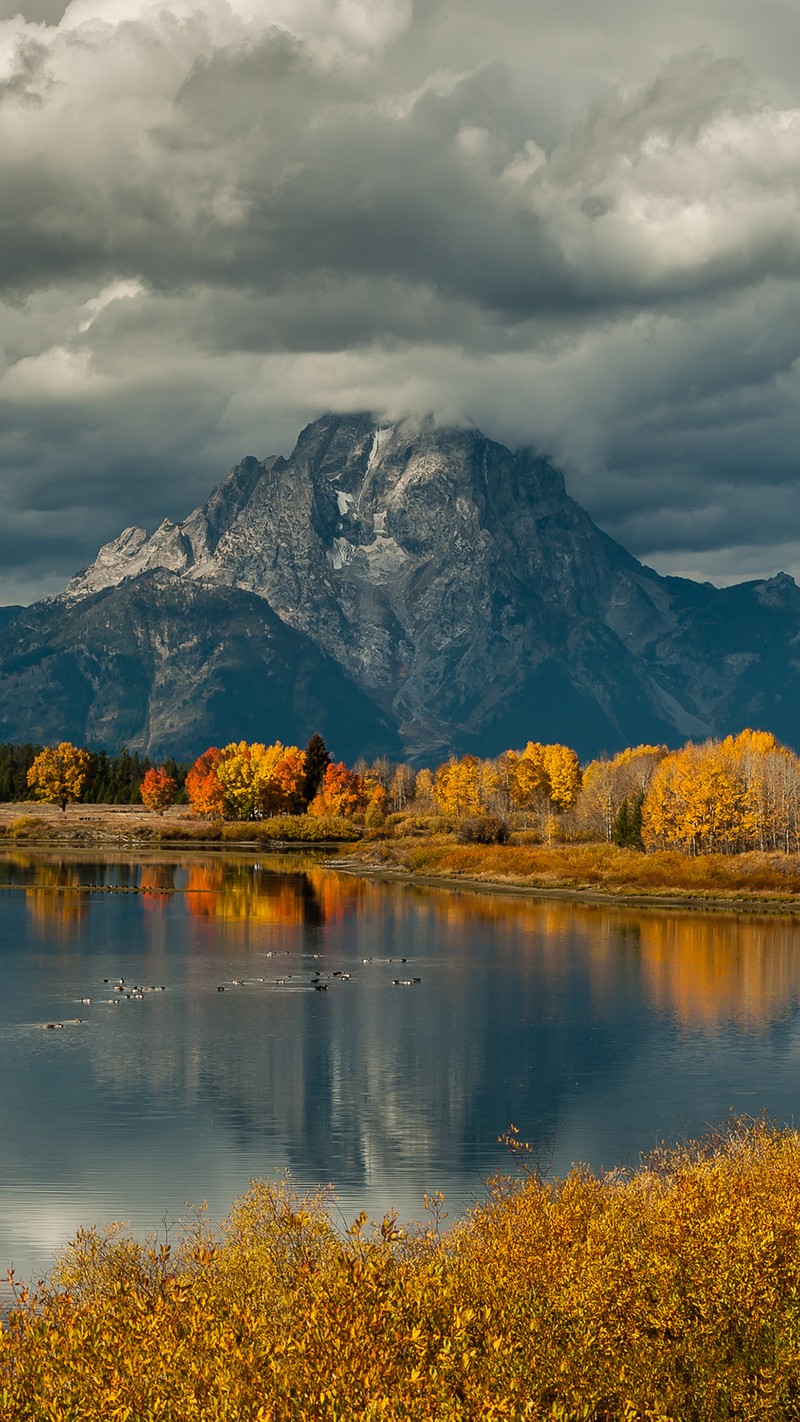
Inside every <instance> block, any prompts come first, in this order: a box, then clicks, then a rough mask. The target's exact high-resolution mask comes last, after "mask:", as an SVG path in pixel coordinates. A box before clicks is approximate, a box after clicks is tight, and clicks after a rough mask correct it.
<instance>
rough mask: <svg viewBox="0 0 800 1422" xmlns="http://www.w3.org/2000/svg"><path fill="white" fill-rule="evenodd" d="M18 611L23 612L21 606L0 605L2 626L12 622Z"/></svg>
mask: <svg viewBox="0 0 800 1422" xmlns="http://www.w3.org/2000/svg"><path fill="white" fill-rule="evenodd" d="M18 612H22V608H21V607H16V606H14V607H0V627H5V625H6V623H7V622H11V621H12V620H13V619H14V618H15V617H16V615H17V613H18Z"/></svg>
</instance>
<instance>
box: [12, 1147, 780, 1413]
mask: <svg viewBox="0 0 800 1422" xmlns="http://www.w3.org/2000/svg"><path fill="white" fill-rule="evenodd" d="M0 1415H2V1416H3V1418H6V1417H8V1418H9V1419H12V1418H13V1419H15V1422H33V1419H36V1422H39V1419H42V1420H44V1419H47V1422H92V1419H100V1418H102V1419H110V1422H134V1419H135V1422H157V1419H158V1422H163V1419H170V1422H234V1419H236V1422H377V1419H385V1422H400V1419H404V1422H405V1420H406V1419H413V1422H467V1419H469V1422H478V1419H480V1422H496V1419H508V1420H509V1422H511V1419H522V1418H529V1419H550V1422H556V1420H557V1419H560V1422H567V1419H591V1422H633V1419H640V1422H645V1419H647V1422H716V1420H717V1419H720V1422H721V1419H723V1418H724V1419H726V1422H730V1419H740V1422H757V1419H770V1422H772V1419H787V1422H788V1419H796V1418H797V1417H798V1415H800V1136H799V1135H798V1134H797V1133H796V1132H792V1131H778V1130H775V1129H773V1128H771V1127H770V1126H768V1125H767V1124H765V1123H764V1122H758V1123H737V1124H734V1125H733V1126H732V1127H731V1128H730V1130H729V1131H728V1132H727V1133H726V1134H724V1135H720V1136H718V1137H717V1138H716V1139H710V1138H709V1139H708V1140H706V1141H704V1142H702V1143H700V1144H699V1145H696V1146H690V1147H686V1148H684V1149H682V1150H679V1151H677V1152H673V1153H669V1152H665V1153H664V1154H663V1155H662V1157H660V1158H654V1159H652V1160H651V1161H649V1162H648V1163H646V1164H645V1165H644V1166H643V1167H642V1169H640V1170H639V1171H638V1172H636V1173H634V1174H632V1175H626V1176H623V1175H613V1174H612V1175H606V1176H596V1175H593V1174H591V1173H590V1172H588V1171H586V1170H582V1169H576V1170H574V1171H573V1172H572V1173H571V1174H570V1175H569V1176H568V1177H567V1178H566V1179H565V1180H562V1181H556V1182H552V1183H548V1182H545V1181H543V1180H541V1179H540V1178H538V1176H537V1175H536V1174H535V1173H534V1174H532V1175H531V1176H530V1177H529V1178H523V1179H522V1181H521V1182H520V1181H516V1182H512V1181H509V1180H507V1179H498V1180H496V1181H495V1182H493V1184H492V1186H491V1190H490V1193H489V1195H488V1198H487V1200H486V1202H485V1203H484V1204H482V1205H480V1206H479V1207H478V1208H476V1209H475V1210H474V1211H472V1212H471V1213H470V1214H469V1215H468V1216H467V1218H466V1219H464V1220H463V1221H461V1222H460V1223H458V1224H457V1225H456V1226H455V1227H454V1228H453V1229H452V1230H450V1231H448V1232H447V1233H444V1234H443V1233H441V1232H440V1230H439V1228H438V1221H437V1219H436V1213H435V1211H434V1215H433V1217H432V1218H430V1219H429V1220H428V1221H427V1223H425V1224H423V1225H420V1226H417V1227H415V1228H413V1229H411V1230H409V1231H405V1230H402V1229H400V1228H399V1227H398V1224H397V1221H396V1220H395V1219H394V1218H393V1217H391V1216H389V1217H387V1218H386V1219H385V1220H384V1221H383V1222H382V1224H381V1225H380V1226H377V1227H376V1226H372V1227H365V1221H364V1220H363V1219H360V1220H358V1221H356V1222H355V1224H354V1226H353V1227H352V1228H351V1230H350V1231H349V1232H348V1235H347V1236H345V1237H342V1236H341V1235H339V1234H337V1232H336V1231H335V1230H334V1228H333V1226H332V1224H331V1221H330V1218H329V1215H328V1213H327V1211H326V1201H325V1199H324V1197H320V1196H311V1197H309V1196H305V1197H301V1196H298V1195H296V1194H294V1193H293V1192H292V1191H291V1190H290V1189H289V1188H288V1187H286V1186H285V1185H281V1184H278V1185H268V1184H265V1183H263V1182H256V1183H254V1184H253V1186H252V1187H251V1189H250V1191H249V1193H248V1194H247V1195H246V1196H245V1197H244V1198H243V1199H242V1200H241V1201H239V1202H238V1204H237V1205H236V1206H235V1207H234V1209H233V1211H232V1213H231V1215H230V1217H229V1219H228V1221H227V1222H226V1224H225V1225H224V1226H223V1228H222V1230H221V1231H220V1233H219V1234H218V1236H217V1237H215V1238H212V1237H211V1236H210V1235H207V1234H206V1233H205V1232H204V1231H203V1230H202V1228H200V1227H197V1228H196V1229H194V1230H193V1231H191V1232H190V1234H189V1235H188V1237H187V1238H186V1239H185V1240H184V1242H183V1243H182V1244H181V1245H180V1246H178V1247H176V1248H175V1249H174V1250H173V1251H170V1250H169V1249H168V1248H166V1247H161V1248H157V1247H152V1248H148V1247H147V1246H143V1245H140V1244H138V1243H136V1242H135V1241H134V1240H132V1239H130V1238H127V1237H124V1236H123V1235H120V1234H114V1233H112V1234H110V1235H106V1236H100V1235H98V1234H97V1233H95V1232H94V1231H88V1232H86V1233H83V1234H81V1235H79V1237H78V1238H77V1239H76V1240H75V1242H74V1243H73V1244H72V1245H71V1246H70V1248H69V1249H68V1251H67V1252H66V1254H65V1256H64V1259H63V1261H62V1264H61V1266H60V1268H59V1270H58V1272H57V1275H56V1278H55V1280H54V1281H53V1282H52V1283H51V1284H50V1285H49V1286H48V1287H46V1288H44V1289H43V1290H42V1292H41V1293H40V1295H39V1296H38V1298H34V1297H29V1296H25V1294H24V1292H23V1293H22V1294H21V1296H20V1298H19V1302H18V1306H17V1309H16V1311H15V1313H14V1315H13V1316H12V1318H11V1319H10V1321H9V1323H8V1325H7V1326H6V1327H5V1328H4V1329H3V1331H2V1332H1V1333H0Z"/></svg>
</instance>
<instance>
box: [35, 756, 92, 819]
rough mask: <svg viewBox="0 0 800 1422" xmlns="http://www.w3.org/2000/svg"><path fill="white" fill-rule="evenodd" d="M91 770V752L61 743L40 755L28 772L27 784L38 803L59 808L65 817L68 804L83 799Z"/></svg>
mask: <svg viewBox="0 0 800 1422" xmlns="http://www.w3.org/2000/svg"><path fill="white" fill-rule="evenodd" d="M88 769H89V753H88V751H85V750H78V748H77V747H76V746H73V745H72V744H71V742H70V741H62V742H61V743H60V745H57V746H45V749H44V750H43V751H40V752H39V754H38V755H37V757H36V759H35V760H34V762H33V764H32V766H31V768H30V770H29V771H28V785H29V786H30V787H31V789H32V790H33V791H34V793H35V795H36V798H37V800H43V801H45V803H47V804H49V805H60V806H61V809H62V810H63V811H64V813H65V814H66V809H67V805H69V804H72V803H74V801H76V800H79V799H80V797H81V791H82V790H83V786H84V782H85V780H86V774H87V771H88Z"/></svg>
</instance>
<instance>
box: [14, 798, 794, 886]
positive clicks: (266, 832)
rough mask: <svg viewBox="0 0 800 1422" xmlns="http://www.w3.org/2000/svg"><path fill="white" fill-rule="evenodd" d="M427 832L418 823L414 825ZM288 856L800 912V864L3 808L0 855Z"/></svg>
mask: <svg viewBox="0 0 800 1422" xmlns="http://www.w3.org/2000/svg"><path fill="white" fill-rule="evenodd" d="M417 823H418V821H417ZM23 845H25V846H29V847H31V848H36V847H39V846H40V847H42V848H50V849H52V848H56V847H60V848H63V849H71V850H79V849H80V848H81V847H86V848H89V847H93V848H96V849H103V848H108V849H111V848H128V849H135V848H147V849H148V851H154V850H158V849H159V848H164V849H165V850H166V849H172V848H174V849H178V848H180V849H194V848H197V849H199V850H205V849H215V850H223V851H224V850H225V849H229V850H242V851H247V850H248V849H251V848H258V849H260V850H264V849H274V850H276V851H277V850H280V849H281V848H285V847H288V846H297V845H300V846H302V845H306V846H309V847H311V846H313V847H314V848H315V849H319V850H320V851H324V852H326V853H327V854H328V856H329V857H328V858H327V861H326V862H327V863H328V864H329V866H330V867H331V868H334V869H337V870H339V871H341V872H345V873H351V874H363V875H368V876H370V877H379V878H384V879H392V880H398V881H403V882H410V883H416V884H420V885H426V886H430V887H437V886H438V887H442V888H448V889H465V890H466V889H478V890H480V891H481V892H483V893H486V892H490V893H491V892H496V893H508V894H525V895H535V896H537V897H539V898H558V899H575V900H578V901H581V902H586V903H608V902H610V901H613V902H616V903H623V904H631V905H635V906H637V905H638V906H641V905H645V904H646V905H650V906H652V907H663V908H704V909H715V908H717V909H726V910H736V911H739V912H748V911H749V912H759V913H763V912H777V913H800V855H797V854H783V853H780V852H770V853H761V852H758V851H750V852H749V853H747V854H737V855H724V854H706V855H697V856H691V855H685V854H679V853H677V852H670V851H658V852H655V853H651V854H640V853H637V852H636V851H634V850H628V849H618V848H616V846H614V845H611V844H563V845H557V846H553V847H549V846H547V845H541V844H514V843H511V844H486V845H484V844H460V843H458V842H457V840H456V838H455V836H454V835H453V834H442V833H431V834H426V833H424V832H422V833H421V832H419V830H417V832H416V833H414V834H403V833H402V832H399V833H398V832H397V831H395V832H394V833H388V832H386V831H378V832H377V833H371V834H370V833H368V832H366V831H365V830H364V828H363V827H360V826H358V825H354V824H353V823H352V821H347V820H339V821H335V822H334V821H325V820H321V819H317V818H316V817H314V816H295V817H284V818H283V819H273V820H263V821H259V822H256V823H247V822H236V821H234V822H227V823H224V824H223V823H220V822H214V823H211V822H209V821H206V820H198V819H197V818H196V817H195V816H193V815H192V814H191V812H190V811H189V810H188V809H187V808H186V806H185V805H173V806H171V807H170V808H169V809H168V810H167V811H165V813H164V814H163V815H159V814H156V813H154V812H152V811H150V810H147V809H145V807H144V806H143V805H69V806H67V809H66V812H62V811H61V810H60V809H58V807H57V806H55V805H40V804H18V803H17V804H2V805H0V848H2V847H4V846H5V847H7V848H13V847H15V846H17V847H21V846H23Z"/></svg>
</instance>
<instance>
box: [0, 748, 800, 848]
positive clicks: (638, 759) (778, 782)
mask: <svg viewBox="0 0 800 1422" xmlns="http://www.w3.org/2000/svg"><path fill="white" fill-rule="evenodd" d="M31 796H35V797H38V798H40V799H44V800H50V801H51V802H52V803H58V804H61V805H62V807H63V806H65V805H66V804H67V803H70V802H71V801H74V800H80V801H83V802H84V803H116V804H119V803H139V802H142V803H144V804H145V805H147V806H148V807H149V808H151V809H155V810H159V811H163V810H164V809H165V808H166V807H167V806H168V805H169V804H171V803H173V802H174V801H175V800H176V798H179V797H180V798H182V799H183V800H184V801H185V802H186V803H188V804H189V806H190V807H191V811H192V813H193V814H195V815H197V816H202V817H207V818H210V819H226V820H254V819H263V818H267V817H270V816H274V815H304V814H308V815H320V816H328V817H329V816H336V817H339V818H347V819H355V820H357V821H361V822H363V823H364V825H365V826H366V827H367V828H369V829H378V828H380V826H382V825H383V824H385V823H386V821H387V819H388V818H389V817H391V816H397V817H405V818H406V819H408V817H412V818H413V817H417V818H418V819H419V821H420V823H419V824H418V825H417V828H418V829H424V828H425V827H428V828H430V829H435V828H443V827H445V826H443V825H442V824H441V823H439V824H438V825H437V824H435V823H434V821H435V820H437V819H438V821H440V822H441V821H446V822H447V826H448V827H450V828H453V827H461V829H462V830H463V831H464V834H465V837H467V838H469V837H470V831H469V827H470V825H471V826H472V835H471V837H473V838H476V839H483V840H484V841H487V842H488V841H491V840H497V841H501V840H503V839H505V838H507V837H508V834H509V833H514V834H515V835H516V836H518V837H519V836H520V835H522V836H523V838H525V837H527V838H529V839H535V838H538V839H541V840H543V841H545V842H547V843H550V844H553V843H559V842H576V841H577V842H579V841H582V840H583V841H597V840H601V841H603V840H604V841H606V842H608V843H615V844H617V845H619V846H621V847H626V848H631V849H638V850H643V851H646V850H650V849H679V850H682V851H684V852H686V853H689V854H701V853H725V854H734V853H739V852H742V851H744V850H748V849H761V850H774V849H780V850H785V851H787V852H788V851H792V852H795V851H798V850H800V759H798V757H797V756H796V755H795V753H794V752H793V751H791V750H789V749H788V748H787V747H786V746H783V745H781V744H780V743H779V742H778V741H777V740H776V738H775V737H774V736H773V735H772V734H771V733H769V732H766V731H754V730H749V729H748V730H744V731H742V732H741V733H740V734H739V735H738V736H727V737H725V738H724V739H722V740H708V741H706V742H704V743H703V744H696V743H694V742H688V743H687V744H686V745H684V746H682V747H681V748H680V749H679V750H672V751H671V750H668V748H667V747H666V746H663V745H661V746H653V745H640V746H634V747H630V748H628V749H626V750H623V751H620V752H619V753H618V754H617V755H614V756H601V757H598V758H597V759H595V760H593V761H590V762H589V764H588V765H585V766H583V767H582V766H581V765H580V762H579V760H578V757H577V755H576V753H575V751H574V750H572V749H571V748H570V747H569V746H564V745H560V744H549V745H544V744H542V743H540V742H538V741H529V742H528V743H527V745H526V746H525V747H524V749H522V750H507V751H503V752H502V753H501V754H500V755H499V756H496V757H494V758H489V759H481V758H479V757H477V756H473V755H464V756H461V757H456V756H451V757H450V758H449V759H448V760H446V761H444V762H442V763H441V764H440V765H438V766H436V767H434V768H433V769H430V768H423V769H421V770H415V769H414V768H413V767H412V766H410V765H408V764H405V763H400V764H398V763H397V762H393V761H390V760H389V759H388V758H386V757H378V758H377V759H375V760H373V761H372V762H370V763H368V762H367V761H365V760H363V759H361V760H358V761H356V763H355V765H354V766H352V767H348V766H346V765H345V764H344V763H343V762H341V761H339V762H335V761H334V760H333V758H332V757H331V754H330V752H329V751H328V748H327V746H326V745H325V742H324V740H323V738H322V736H320V735H318V734H315V735H313V736H312V737H311V739H310V740H309V742H308V744H307V746H306V747H305V749H304V750H303V749H301V748H300V747H299V746H285V745H283V744H282V743H281V742H280V741H276V742H274V743H273V744H271V745H266V744H263V743H261V742H247V741H234V742H231V743H230V744H229V745H227V746H225V747H222V748H219V747H215V746H211V747H209V748H208V750H206V751H204V752H203V754H202V755H200V756H198V758H197V760H196V761H195V762H194V764H193V765H191V766H181V765H179V764H177V763H176V762H175V761H167V762H165V763H164V765H162V766H153V765H152V764H151V763H150V761H149V760H147V759H146V758H145V759H143V758H140V757H139V756H138V755H136V754H133V755H131V754H130V753H129V752H128V751H122V752H120V755H119V756H116V757H113V756H108V755H107V754H106V753H105V752H100V753H97V754H92V753H91V752H89V751H86V750H78V749H76V748H75V747H74V746H71V745H69V743H67V742H63V743H62V744H61V745H60V746H59V747H47V748H44V749H42V750H39V749H38V748H37V747H35V746H10V745H5V746H0V797H2V798H4V799H18V798H30V797H31ZM476 826H477V828H476Z"/></svg>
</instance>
